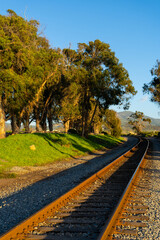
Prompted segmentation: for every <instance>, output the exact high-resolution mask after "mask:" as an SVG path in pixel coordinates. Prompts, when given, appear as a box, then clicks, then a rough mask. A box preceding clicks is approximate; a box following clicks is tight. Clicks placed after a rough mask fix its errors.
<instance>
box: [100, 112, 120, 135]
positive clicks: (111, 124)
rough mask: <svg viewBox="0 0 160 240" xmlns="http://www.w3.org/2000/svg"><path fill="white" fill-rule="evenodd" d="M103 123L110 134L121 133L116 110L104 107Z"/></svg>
mask: <svg viewBox="0 0 160 240" xmlns="http://www.w3.org/2000/svg"><path fill="white" fill-rule="evenodd" d="M103 123H104V125H105V126H106V127H107V128H108V129H109V130H110V132H111V135H112V136H115V137H119V136H120V135H121V133H122V128H121V120H120V119H119V117H118V115H117V113H116V111H114V110H110V109H106V110H105V113H104V116H103Z"/></svg>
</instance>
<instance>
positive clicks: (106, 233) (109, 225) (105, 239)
mask: <svg viewBox="0 0 160 240" xmlns="http://www.w3.org/2000/svg"><path fill="white" fill-rule="evenodd" d="M147 142H148V143H147V148H146V151H145V153H144V155H143V156H142V158H141V161H140V163H139V164H138V166H137V168H136V170H135V172H134V174H133V176H132V178H131V180H130V181H129V183H128V185H127V187H126V189H125V191H124V193H123V195H122V196H121V198H120V200H119V202H118V204H117V207H116V208H115V210H114V211H113V214H112V215H111V216H110V218H109V219H108V220H107V222H106V224H105V226H104V228H103V230H102V232H101V234H100V235H99V237H98V239H97V240H110V239H116V238H114V237H113V233H114V231H115V232H116V222H118V219H119V218H120V217H121V216H122V214H123V210H124V208H125V206H126V204H127V203H128V202H129V201H130V196H131V195H132V194H131V193H132V191H133V185H134V184H135V182H136V180H137V177H138V176H139V173H140V172H141V171H142V167H143V165H144V164H145V155H146V153H147V151H148V147H149V141H148V140H147ZM132 196H133V195H132ZM143 207H144V206H143ZM139 212H140V211H139ZM136 223H137V222H136ZM136 223H134V224H135V225H136ZM127 224H128V225H129V224H130V225H131V222H129V223H127ZM121 225H122V226H123V224H121ZM139 225H141V226H142V227H143V224H139ZM137 226H138V223H137ZM117 233H118V232H117ZM123 233H124V234H125V233H126V234H127V235H136V232H133V231H130V232H129V231H128V232H127V231H126V232H125V231H123V230H122V231H121V234H122V235H123Z"/></svg>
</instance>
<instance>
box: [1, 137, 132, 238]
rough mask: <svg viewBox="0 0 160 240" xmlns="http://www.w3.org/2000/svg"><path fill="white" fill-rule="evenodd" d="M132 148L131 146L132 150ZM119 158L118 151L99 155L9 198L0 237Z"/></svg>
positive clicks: (4, 206)
mask: <svg viewBox="0 0 160 240" xmlns="http://www.w3.org/2000/svg"><path fill="white" fill-rule="evenodd" d="M130 144H133V142H131V143H130ZM130 144H128V145H129V146H130ZM126 147H127V144H126V146H125V148H126ZM119 151H121V154H122V153H123V152H124V151H126V149H124V147H121V146H120V147H119ZM119 154H120V153H119V152H118V150H116V151H115V149H113V150H111V151H109V152H108V153H106V154H103V155H102V156H100V155H99V154H97V153H95V154H94V155H95V157H94V158H93V159H91V160H89V161H87V162H85V163H81V164H79V165H77V166H73V167H71V168H69V169H66V170H64V171H62V172H59V173H57V174H54V175H52V176H50V177H46V178H45V179H43V180H40V181H38V182H36V183H34V184H32V185H30V186H28V187H26V188H23V189H21V190H19V191H18V192H16V193H14V194H12V195H10V196H8V197H6V198H3V199H2V198H1V199H0V216H1V217H0V235H1V234H3V233H4V232H6V231H8V230H9V229H10V228H12V227H14V226H15V225H17V224H18V223H20V222H21V221H23V220H25V219H26V218H28V217H29V216H31V215H32V214H34V213H35V212H37V211H38V210H40V209H41V208H42V207H44V206H46V205H47V204H49V203H50V202H52V201H53V200H55V199H57V198H58V197H60V196H61V195H62V194H64V193H66V192H67V191H69V190H70V189H72V188H73V187H75V186H76V185H77V184H78V183H80V182H82V181H83V180H85V179H86V178H87V177H89V176H91V175H92V174H93V173H95V172H96V171H97V170H98V169H101V168H102V167H104V166H106V165H107V164H108V163H110V162H111V161H112V160H113V159H115V158H116V157H117V156H118V155H119ZM107 156H108V157H107ZM108 158H109V159H110V160H109V159H108ZM77 176H78V177H77ZM26 181H29V180H28V179H27V180H26ZM8 191H9V189H8Z"/></svg>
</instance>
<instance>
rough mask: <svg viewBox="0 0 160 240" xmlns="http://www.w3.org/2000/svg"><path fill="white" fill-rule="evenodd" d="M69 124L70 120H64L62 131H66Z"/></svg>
mask: <svg viewBox="0 0 160 240" xmlns="http://www.w3.org/2000/svg"><path fill="white" fill-rule="evenodd" d="M69 125H70V120H66V121H64V131H65V133H68V130H69Z"/></svg>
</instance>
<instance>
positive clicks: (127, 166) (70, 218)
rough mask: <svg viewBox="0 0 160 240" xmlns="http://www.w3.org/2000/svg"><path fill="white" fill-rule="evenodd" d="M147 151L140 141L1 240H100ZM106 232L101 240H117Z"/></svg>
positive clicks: (3, 236) (0, 238)
mask: <svg viewBox="0 0 160 240" xmlns="http://www.w3.org/2000/svg"><path fill="white" fill-rule="evenodd" d="M147 147H148V143H147V141H146V140H141V141H140V142H139V144H137V145H136V146H135V147H134V148H132V149H131V150H130V151H128V152H127V153H125V154H124V155H122V156H121V157H119V158H118V159H116V160H114V161H113V162H112V163H110V164H109V165H108V166H106V167H105V168H103V169H102V170H100V171H99V172H97V173H96V174H94V175H93V176H91V177H90V178H89V179H87V180H85V181H84V182H82V183H81V184H79V185H78V186H77V187H75V188H74V189H72V190H71V191H69V192H68V193H66V194H64V195H63V196H61V197H60V198H58V199H57V200H55V201H54V202H53V203H51V204H49V205H48V206H46V207H45V208H43V209H42V210H40V211H39V212H37V213H36V214H34V215H33V216H31V217H30V218H29V219H27V220H26V221H24V222H22V223H21V224H19V225H18V226H16V227H15V228H13V229H11V230H10V231H9V232H7V233H6V234H4V235H2V236H1V237H0V240H10V239H39V240H40V239H48V240H49V239H50V240H51V239H52V240H54V239H55V240H68V239H76V240H82V239H83V240H85V239H86V240H89V239H97V238H98V236H99V234H100V232H101V230H102V228H103V226H104V225H105V222H106V220H107V219H109V217H110V215H111V213H112V212H113V210H114V209H115V207H116V205H117V204H118V202H119V199H120V198H121V196H122V194H123V192H124V190H125V188H126V186H127V184H128V183H129V181H130V179H131V178H132V176H133V174H134V172H135V169H137V166H138V165H139V163H140V161H141V160H142V158H143V157H144V154H145V153H146V149H147ZM137 174H138V173H137ZM137 174H136V175H137ZM137 198H138V195H137ZM121 209H122V208H121ZM118 211H119V210H118ZM139 212H140V210H139ZM112 218H113V216H112ZM112 218H111V219H112ZM116 219H117V217H116ZM110 226H111V225H110ZM106 228H108V224H107V226H106ZM106 228H105V229H104V230H103V233H102V234H101V235H100V236H99V239H109V238H105V236H106V233H107V234H108V236H111V237H114V238H111V239H117V238H115V237H117V235H118V231H117V232H116V233H110V232H109V233H108V232H107V231H108V230H107V231H106ZM116 228H117V226H116V227H113V225H112V226H111V229H116ZM116 234H117V235H116ZM121 234H122V232H121Z"/></svg>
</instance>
